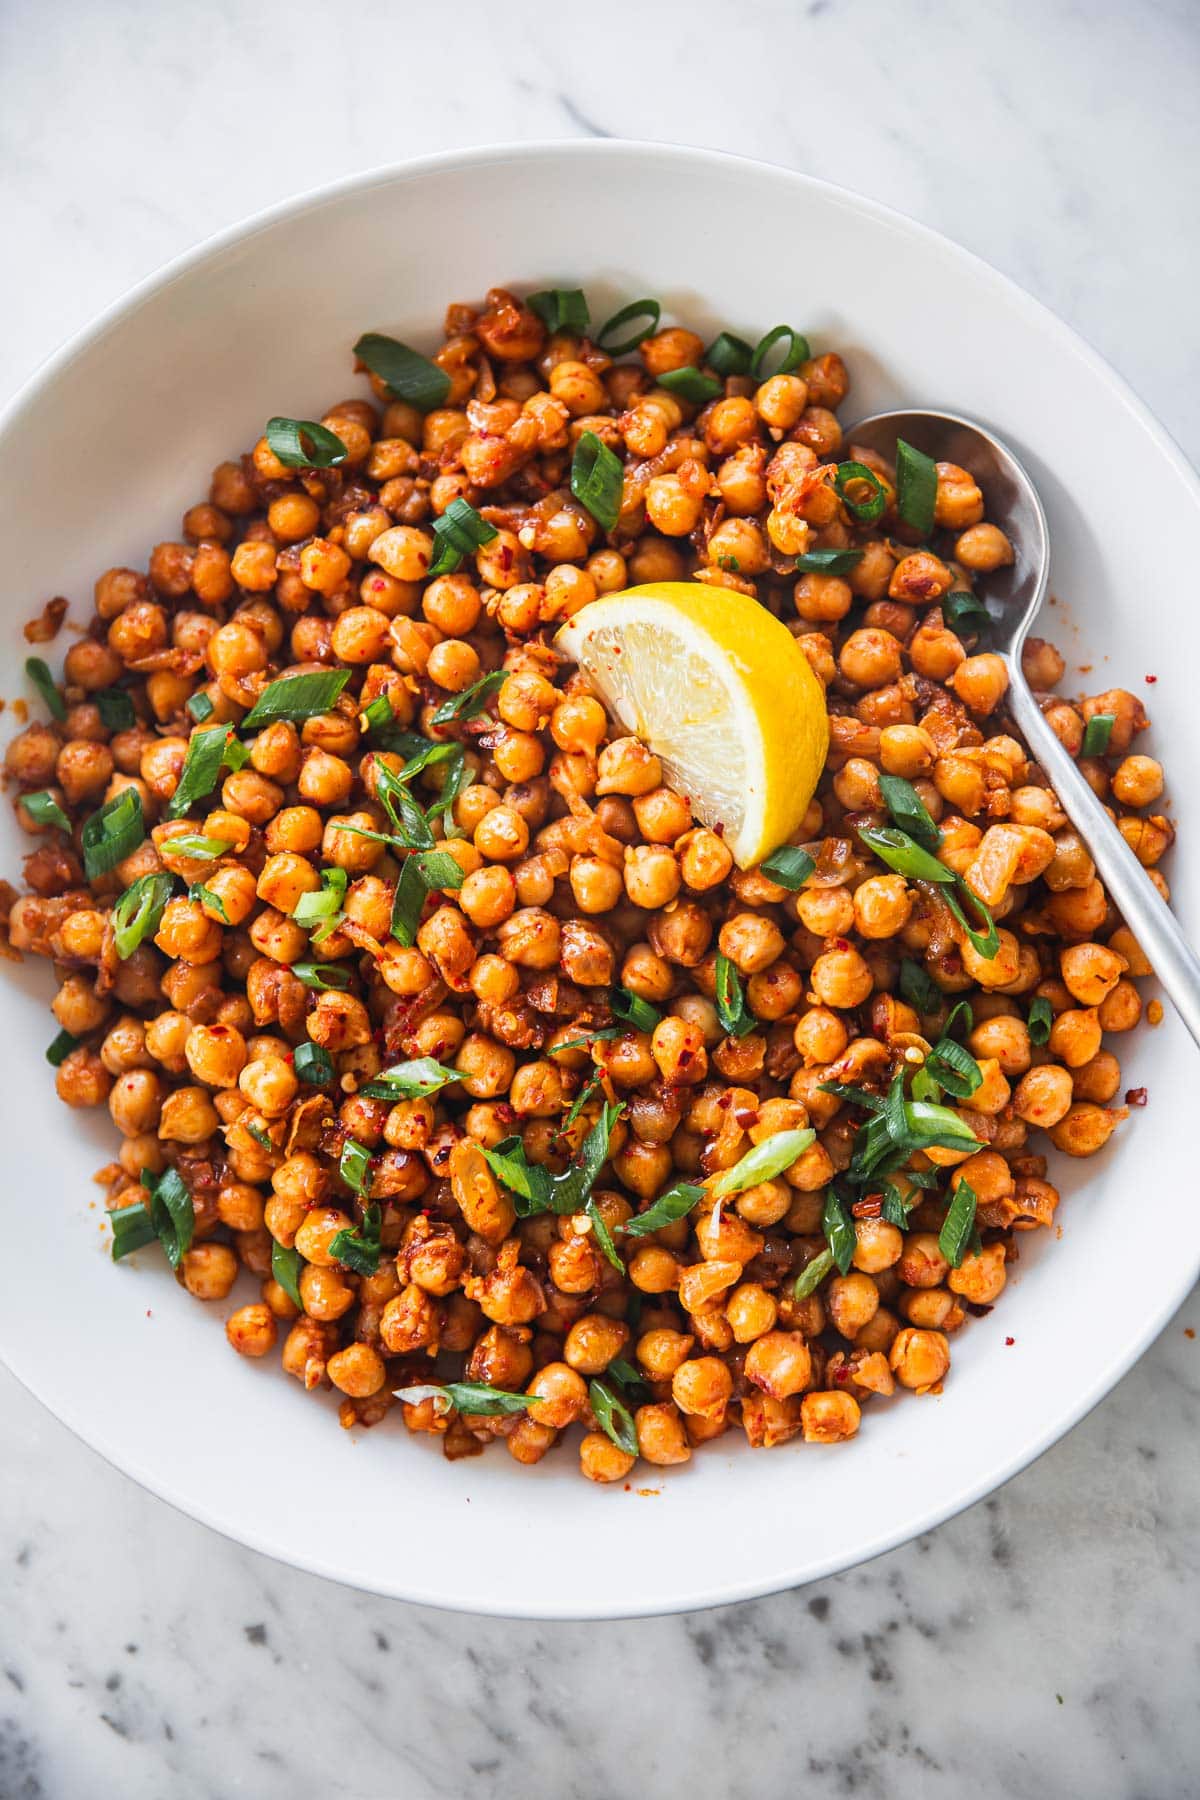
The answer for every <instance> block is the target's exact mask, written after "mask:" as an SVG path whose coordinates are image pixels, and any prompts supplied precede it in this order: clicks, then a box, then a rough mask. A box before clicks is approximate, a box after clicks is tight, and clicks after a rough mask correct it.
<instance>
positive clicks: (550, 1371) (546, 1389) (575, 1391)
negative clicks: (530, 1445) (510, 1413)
mask: <svg viewBox="0 0 1200 1800" xmlns="http://www.w3.org/2000/svg"><path fill="white" fill-rule="evenodd" d="M525 1392H526V1393H527V1394H536V1395H537V1397H538V1398H537V1404H536V1405H533V1406H531V1407H530V1408H529V1417H530V1418H531V1419H533V1420H534V1421H535V1422H536V1423H537V1424H539V1425H549V1426H551V1427H552V1428H553V1429H554V1430H555V1431H565V1430H566V1428H567V1426H568V1425H573V1424H574V1423H575V1422H576V1420H577V1419H581V1418H582V1417H583V1415H584V1413H585V1411H586V1410H587V1405H588V1390H587V1382H586V1381H585V1380H584V1379H583V1376H582V1375H580V1374H579V1373H578V1372H577V1371H576V1370H575V1369H573V1368H571V1366H570V1365H569V1364H568V1363H565V1362H552V1363H546V1364H545V1365H544V1367H542V1368H540V1369H539V1370H538V1372H537V1374H536V1375H535V1376H534V1377H533V1379H532V1380H531V1381H530V1382H529V1384H528V1386H527V1387H526V1389H525Z"/></svg>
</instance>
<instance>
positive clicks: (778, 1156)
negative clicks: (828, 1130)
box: [709, 1131, 817, 1200]
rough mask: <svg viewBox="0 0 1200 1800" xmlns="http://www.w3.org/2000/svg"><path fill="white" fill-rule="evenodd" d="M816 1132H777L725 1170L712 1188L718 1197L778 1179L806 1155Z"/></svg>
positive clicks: (710, 1191) (717, 1198) (714, 1196)
mask: <svg viewBox="0 0 1200 1800" xmlns="http://www.w3.org/2000/svg"><path fill="white" fill-rule="evenodd" d="M816 1135H817V1134H816V1132H815V1131H777V1132H775V1133H774V1135H773V1136H771V1137H769V1138H764V1139H763V1141H762V1143H761V1144H755V1146H754V1148H753V1150H747V1152H746V1154H745V1156H743V1157H742V1158H741V1160H740V1161H739V1162H735V1163H734V1165H733V1167H732V1168H731V1169H723V1170H722V1171H721V1173H720V1174H719V1175H718V1176H717V1178H716V1180H715V1181H714V1182H713V1183H712V1185H711V1186H710V1188H709V1193H710V1194H711V1195H712V1197H713V1199H714V1200H722V1199H724V1198H725V1196H726V1195H727V1194H740V1193H742V1192H744V1190H745V1189H746V1188H750V1187H757V1186H758V1184H759V1182H760V1181H774V1179H775V1177H776V1175H782V1174H783V1171H784V1170H785V1169H790V1168H791V1166H792V1164H793V1163H794V1162H795V1160H796V1158H797V1157H798V1156H803V1154H804V1152H805V1151H806V1150H807V1149H808V1147H809V1145H810V1144H811V1143H812V1142H813V1139H814V1138H815V1137H816Z"/></svg>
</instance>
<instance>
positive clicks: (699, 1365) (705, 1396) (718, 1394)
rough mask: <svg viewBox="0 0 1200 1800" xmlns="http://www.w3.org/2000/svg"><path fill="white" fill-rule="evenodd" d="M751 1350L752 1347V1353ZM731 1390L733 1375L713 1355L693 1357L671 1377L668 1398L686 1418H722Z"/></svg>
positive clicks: (680, 1365)
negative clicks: (669, 1397) (669, 1395)
mask: <svg viewBox="0 0 1200 1800" xmlns="http://www.w3.org/2000/svg"><path fill="white" fill-rule="evenodd" d="M759 1342H760V1343H761V1342H762V1340H761V1339H760V1340H759ZM753 1349H754V1346H751V1353H752V1351H753ZM748 1354H750V1353H748ZM732 1393H733V1377H732V1376H731V1375H730V1373H729V1370H728V1369H727V1368H726V1366H725V1364H724V1363H723V1362H721V1361H720V1359H719V1358H718V1357H715V1356H697V1357H692V1358H691V1359H690V1360H688V1361H686V1362H682V1363H680V1364H679V1366H678V1368H677V1369H676V1370H675V1372H674V1374H673V1375H672V1377H671V1398H672V1399H673V1400H674V1402H675V1404H676V1406H677V1407H678V1408H679V1411H680V1412H681V1413H686V1414H688V1416H689V1417H694V1418H699V1419H709V1420H716V1419H721V1418H723V1417H724V1416H725V1408H726V1407H727V1406H728V1404H729V1400H730V1397H731V1395H732Z"/></svg>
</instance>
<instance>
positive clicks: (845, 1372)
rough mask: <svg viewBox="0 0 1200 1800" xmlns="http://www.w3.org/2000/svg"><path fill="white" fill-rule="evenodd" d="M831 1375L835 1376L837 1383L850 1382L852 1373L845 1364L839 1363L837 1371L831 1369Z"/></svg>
mask: <svg viewBox="0 0 1200 1800" xmlns="http://www.w3.org/2000/svg"><path fill="white" fill-rule="evenodd" d="M829 1373H830V1374H831V1375H832V1376H833V1379H834V1380H835V1381H849V1379H850V1371H849V1369H848V1368H847V1367H846V1365H845V1363H839V1365H838V1367H837V1368H836V1369H830V1371H829Z"/></svg>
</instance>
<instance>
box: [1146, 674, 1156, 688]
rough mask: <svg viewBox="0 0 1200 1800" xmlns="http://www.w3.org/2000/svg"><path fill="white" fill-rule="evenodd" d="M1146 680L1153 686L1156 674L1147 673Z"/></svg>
mask: <svg viewBox="0 0 1200 1800" xmlns="http://www.w3.org/2000/svg"><path fill="white" fill-rule="evenodd" d="M1146 680H1147V681H1148V682H1149V683H1150V686H1151V687H1153V686H1154V684H1155V682H1156V681H1157V680H1158V676H1157V675H1147V677H1146Z"/></svg>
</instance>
